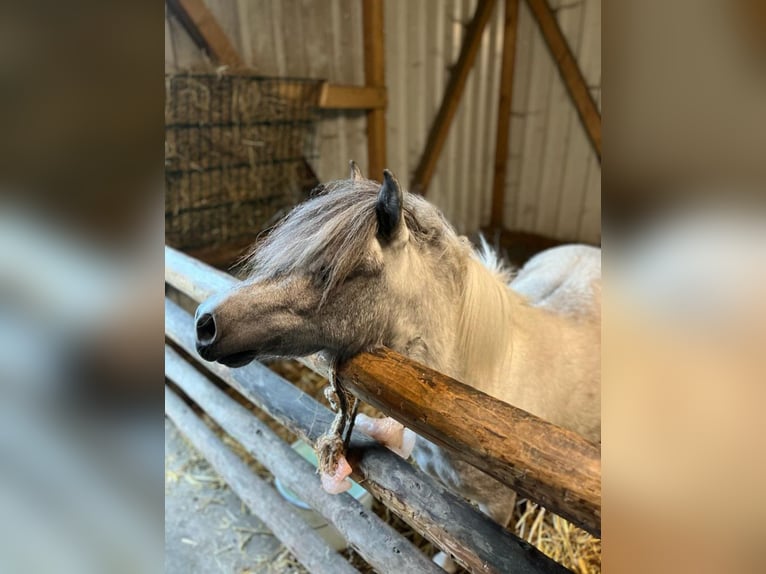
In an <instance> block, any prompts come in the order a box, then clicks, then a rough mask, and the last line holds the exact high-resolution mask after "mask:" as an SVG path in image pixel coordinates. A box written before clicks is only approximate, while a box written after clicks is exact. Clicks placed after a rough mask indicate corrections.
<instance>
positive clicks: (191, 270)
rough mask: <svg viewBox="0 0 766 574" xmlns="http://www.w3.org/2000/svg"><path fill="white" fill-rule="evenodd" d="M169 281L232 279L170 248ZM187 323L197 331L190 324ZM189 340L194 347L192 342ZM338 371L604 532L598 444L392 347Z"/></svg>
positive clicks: (180, 285) (204, 293)
mask: <svg viewBox="0 0 766 574" xmlns="http://www.w3.org/2000/svg"><path fill="white" fill-rule="evenodd" d="M166 281H167V282H168V283H170V284H171V285H173V286H174V287H176V288H177V289H179V290H180V291H182V292H184V293H186V294H187V295H189V296H190V297H192V298H193V299H195V300H196V301H202V300H204V299H205V298H207V297H208V296H210V295H212V294H214V293H217V292H219V291H221V290H224V289H228V288H230V287H231V286H232V285H234V284H235V280H234V279H233V278H231V277H227V276H226V274H224V273H221V272H218V271H215V270H212V269H210V268H209V267H208V266H206V265H204V264H203V263H200V262H198V261H195V260H193V259H191V258H189V257H186V256H184V255H183V254H181V253H179V252H177V251H175V250H172V249H171V248H167V247H166ZM187 329H189V334H188V336H189V337H192V336H193V329H192V327H191V326H188V327H187ZM189 344H190V345H191V348H192V349H193V341H191V342H190V343H189ZM315 367H316V368H317V369H319V370H320V372H321V371H322V369H323V366H322V365H321V364H315ZM325 372H326V371H325ZM336 376H337V377H338V379H339V380H340V381H341V383H342V384H344V385H345V387H346V388H348V389H349V390H350V391H352V392H353V393H355V394H357V395H358V396H359V397H360V398H362V399H363V400H366V401H368V402H370V403H371V404H373V405H374V406H375V407H377V408H379V409H380V410H382V411H383V412H385V413H386V414H388V415H390V416H393V417H394V418H396V419H397V420H399V421H400V422H402V423H403V424H404V425H406V426H408V427H410V428H412V429H413V430H416V431H417V432H418V433H420V434H422V435H423V436H425V437H427V438H429V439H430V440H432V441H433V442H435V443H436V444H439V445H440V446H444V447H446V448H448V449H450V451H451V452H453V453H454V454H455V456H457V457H458V458H461V459H463V460H466V461H467V462H469V463H471V464H473V465H474V466H477V467H478V468H481V469H482V470H484V471H485V472H487V473H488V474H491V475H492V476H494V477H495V478H497V479H498V480H500V481H501V482H503V483H505V484H507V485H508V486H510V487H512V488H513V489H515V490H516V491H517V492H519V493H520V494H522V495H523V496H526V497H527V498H529V499H531V500H534V501H535V502H539V503H540V504H542V505H543V506H545V507H546V508H548V509H549V510H551V511H552V512H554V513H556V514H559V515H561V516H563V517H565V518H567V519H569V520H570V521H572V522H573V523H575V524H577V525H578V526H580V527H582V528H584V529H585V530H587V531H588V532H590V533H592V534H594V535H596V536H600V531H601V460H600V448H599V447H598V446H596V445H593V444H591V443H590V442H588V441H586V440H585V439H583V438H582V437H580V436H579V435H577V434H575V433H573V432H570V431H568V430H565V429H562V428H559V427H557V426H555V425H552V424H550V423H548V422H545V421H543V420H542V419H540V418H538V417H535V416H533V415H531V414H529V413H526V412H525V411H522V410H521V409H517V408H515V407H513V406H511V405H508V404H506V403H503V402H501V401H498V400H497V399H494V398H492V397H490V396H488V395H486V394H484V393H482V392H480V391H478V390H476V389H473V388H471V387H468V386H467V385H463V384H462V383H460V382H458V381H455V380H454V379H451V378H450V377H446V376H445V375H442V374H440V373H438V372H436V371H433V370H431V369H428V368H427V367H424V366H423V365H420V364H418V363H415V362H414V361H411V360H409V359H407V358H406V357H403V356H401V355H399V354H397V353H394V352H393V351H391V350H388V349H381V350H378V351H376V352H374V353H361V354H359V355H357V356H356V357H354V358H353V359H351V360H350V361H348V362H347V363H345V364H343V365H341V366H339V368H338V370H337V373H336Z"/></svg>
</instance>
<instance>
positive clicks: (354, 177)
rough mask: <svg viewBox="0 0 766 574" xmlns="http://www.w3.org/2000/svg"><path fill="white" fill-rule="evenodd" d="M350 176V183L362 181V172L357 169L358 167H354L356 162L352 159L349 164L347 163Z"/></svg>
mask: <svg viewBox="0 0 766 574" xmlns="http://www.w3.org/2000/svg"><path fill="white" fill-rule="evenodd" d="M348 166H349V170H350V172H351V173H350V175H349V176H348V177H349V179H351V181H361V180H362V179H364V177H363V176H362V170H361V169H359V166H358V165H356V162H355V161H354V160H353V159H352V160H351V161H350V162H348Z"/></svg>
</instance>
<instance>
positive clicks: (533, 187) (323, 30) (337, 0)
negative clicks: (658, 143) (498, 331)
mask: <svg viewBox="0 0 766 574" xmlns="http://www.w3.org/2000/svg"><path fill="white" fill-rule="evenodd" d="M207 3H208V6H209V7H210V9H211V11H212V12H213V13H214V14H215V15H216V17H217V18H218V19H219V21H220V22H221V25H222V27H223V28H224V30H225V31H226V32H227V34H228V35H229V37H230V39H231V40H232V42H233V43H234V45H235V47H236V48H237V49H238V50H239V51H240V53H241V54H242V55H243V58H244V59H245V61H246V62H247V63H248V64H249V65H250V66H252V67H253V68H254V69H256V70H257V71H258V72H260V73H262V74H265V75H291V76H306V77H315V78H326V79H328V80H330V81H332V82H337V83H347V84H362V83H363V81H364V70H363V61H362V25H361V2H360V1H359V0H321V1H320V0H282V1H275V0H207ZM476 3H477V0H418V1H412V0H385V12H384V17H385V41H386V83H387V87H388V93H389V109H388V113H387V125H388V134H387V135H388V150H387V151H388V165H389V167H390V168H391V169H392V170H393V171H394V172H395V173H396V174H397V175H398V177H399V179H400V180H401V181H402V182H403V183H404V184H405V185H409V180H410V176H411V174H412V171H413V170H414V168H415V165H416V163H417V161H418V158H419V157H420V154H421V153H422V150H423V145H424V143H425V140H426V137H427V134H428V128H429V126H430V124H431V122H432V121H433V118H434V116H435V115H436V111H437V109H438V106H439V103H440V102H441V98H442V96H443V91H444V88H445V86H446V83H447V79H448V74H449V68H450V66H451V65H452V64H453V63H454V62H455V60H456V59H457V55H458V53H459V51H460V45H461V43H462V40H463V35H464V32H465V25H466V24H467V22H468V21H469V20H470V18H471V16H472V15H473V12H474V10H475V8H476ZM549 3H550V5H551V7H552V8H553V9H554V10H556V13H557V17H558V20H559V22H560V24H561V27H562V30H563V32H564V34H565V36H566V37H567V40H568V41H569V44H570V46H571V47H572V50H573V52H574V53H575V55H576V56H577V59H578V61H579V63H580V66H581V69H582V71H583V74H584V76H585V78H586V81H587V82H588V85H589V87H591V89H592V92H593V94H594V97H595V98H596V100H597V102H599V105H600V84H601V0H581V1H576V0H574V1H573V0H549ZM503 6H504V2H502V1H498V2H497V6H496V8H495V12H494V14H493V17H492V19H491V20H490V22H489V24H488V27H487V30H486V31H485V34H484V36H483V38H482V44H481V49H480V51H479V55H478V57H477V60H476V65H475V66H474V68H473V70H472V71H471V73H470V76H469V79H468V83H467V85H466V90H465V92H464V94H463V99H462V101H461V104H460V107H459V109H458V113H457V115H456V117H455V120H454V123H453V125H452V128H451V130H450V134H449V137H448V139H447V143H446V145H445V148H444V151H443V153H442V156H441V158H440V159H439V163H438V165H437V169H436V173H435V176H434V179H433V180H432V183H431V185H430V188H429V191H428V197H429V199H431V200H432V201H433V202H434V203H436V204H437V205H438V206H439V207H440V208H441V209H442V210H443V211H444V213H445V215H446V216H447V218H448V219H449V220H450V221H452V222H453V224H455V226H456V227H457V228H458V229H459V230H460V231H461V232H471V231H475V230H477V229H479V228H480V227H481V226H484V225H486V224H487V223H488V222H489V209H490V203H491V197H490V194H491V185H492V171H493V161H494V148H495V144H494V140H495V125H496V118H497V99H498V89H499V71H500V70H499V68H500V53H501V49H502V27H503ZM165 65H166V68H167V69H168V70H173V69H187V68H208V69H209V67H210V63H209V62H208V61H206V59H205V57H204V54H202V53H201V52H200V51H199V50H198V49H197V48H196V47H195V46H194V44H193V43H192V42H191V40H190V39H189V38H188V36H187V35H186V34H185V32H184V31H183V29H182V28H181V27H180V25H179V24H178V23H177V22H175V21H174V19H173V18H172V17H168V18H166V41H165ZM318 136H319V137H318V143H319V158H318V160H317V162H316V165H315V169H316V171H317V173H318V175H319V177H320V179H334V178H338V177H345V175H346V169H347V168H346V165H347V162H348V159H350V158H354V159H356V160H357V162H359V163H360V165H361V166H362V168H363V170H364V171H365V173H366V163H367V151H366V150H367V147H366V123H365V118H364V113H359V112H342V113H340V112H327V113H325V115H324V119H323V120H322V121H321V122H320V126H319V134H318ZM508 165H509V169H508V174H507V182H506V204H505V213H504V223H505V227H506V228H508V229H512V230H519V231H527V232H534V233H540V234H543V235H547V236H551V237H556V238H560V239H567V240H582V241H591V242H593V241H597V240H598V239H599V237H600V233H601V225H600V223H601V221H600V220H601V170H600V166H599V163H598V160H597V159H596V156H595V154H594V153H593V151H592V149H591V147H590V144H589V142H588V140H587V137H586V135H585V131H584V129H583V127H582V125H581V123H580V121H579V119H578V117H577V114H576V112H575V110H574V107H573V106H572V104H571V102H570V100H569V97H568V96H567V93H566V90H565V88H564V85H563V83H562V81H561V79H560V77H559V75H558V72H557V70H556V68H555V65H554V63H553V60H552V59H551V56H550V54H549V52H548V50H547V48H546V46H545V44H544V41H543V39H542V36H541V34H540V32H539V30H538V28H537V26H536V24H535V22H534V21H533V18H532V16H531V13H530V12H529V10H528V8H527V6H526V4H525V3H524V2H523V1H522V2H521V6H520V19H519V31H518V45H517V62H516V76H515V80H514V95H513V118H512V122H511V133H510V153H509V164H508ZM369 175H370V176H371V177H376V176H377V177H379V174H369Z"/></svg>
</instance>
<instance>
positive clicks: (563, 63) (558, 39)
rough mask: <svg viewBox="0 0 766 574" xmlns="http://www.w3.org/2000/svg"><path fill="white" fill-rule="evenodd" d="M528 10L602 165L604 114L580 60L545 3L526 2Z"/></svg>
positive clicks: (528, 0) (541, 0) (530, 0)
mask: <svg viewBox="0 0 766 574" xmlns="http://www.w3.org/2000/svg"><path fill="white" fill-rule="evenodd" d="M527 4H528V5H529V9H530V10H531V11H532V14H533V15H534V17H535V20H537V24H538V25H539V27H540V31H541V32H542V34H543V37H544V38H545V42H546V44H548V48H549V49H550V51H551V54H552V55H553V60H554V61H555V62H556V66H557V67H558V69H559V73H560V74H561V79H562V80H564V85H565V86H566V88H567V91H568V92H569V97H570V98H572V102H573V103H574V106H575V108H576V109H577V114H578V115H579V116H580V121H582V123H583V126H584V127H585V132H586V133H587V134H588V138H589V139H590V143H591V145H592V146H593V150H594V151H595V152H596V156H597V157H598V161H599V162H600V161H601V114H600V112H599V111H598V107H597V106H596V102H595V101H594V100H593V97H592V96H591V94H590V90H588V85H587V83H586V82H585V78H584V77H583V75H582V71H580V67H579V66H578V65H577V60H576V59H575V57H574V54H573V53H572V50H571V49H570V48H569V44H567V40H566V38H565V37H564V34H563V33H562V32H561V28H560V27H559V23H558V21H557V20H556V16H555V15H554V14H553V12H552V11H551V9H550V7H549V6H548V2H547V1H546V0H527Z"/></svg>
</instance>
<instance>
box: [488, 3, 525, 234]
mask: <svg viewBox="0 0 766 574" xmlns="http://www.w3.org/2000/svg"><path fill="white" fill-rule="evenodd" d="M518 24H519V0H505V26H504V28H503V61H502V64H501V65H502V73H501V76H500V100H499V103H498V108H497V137H496V140H495V169H494V173H493V179H492V214H491V216H490V226H491V227H493V228H494V229H499V228H501V227H502V226H503V211H504V205H505V173H506V167H507V164H508V139H509V137H510V136H509V132H510V129H511V107H512V106H511V104H512V97H513V75H514V74H513V72H514V65H515V62H516V35H517V31H518Z"/></svg>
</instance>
